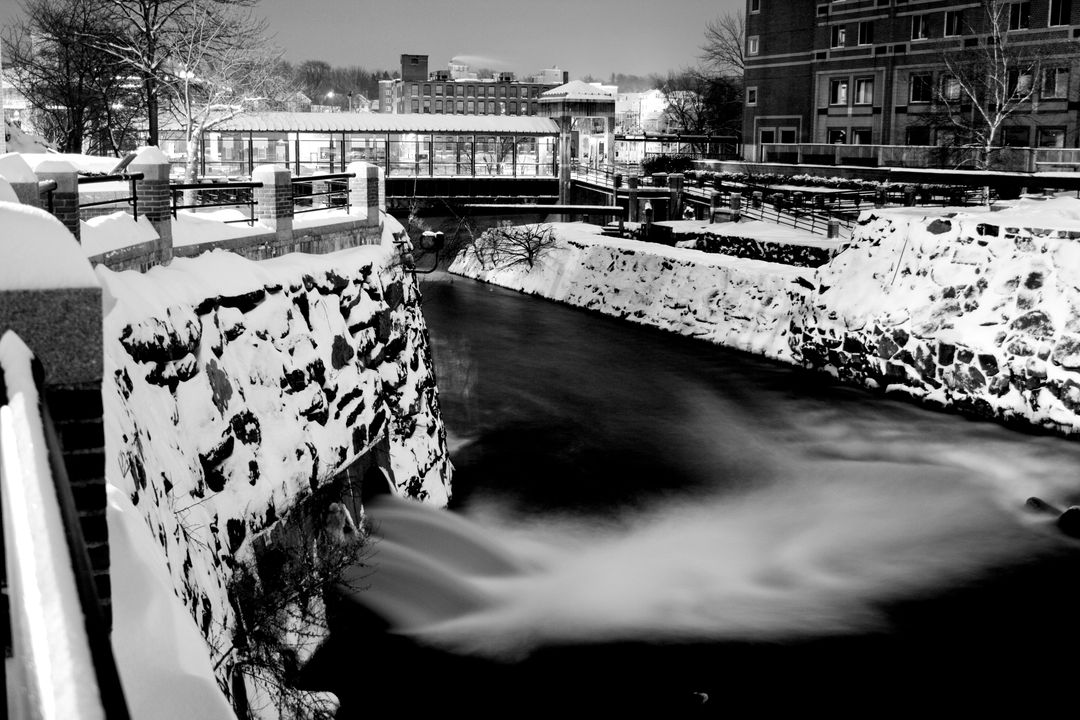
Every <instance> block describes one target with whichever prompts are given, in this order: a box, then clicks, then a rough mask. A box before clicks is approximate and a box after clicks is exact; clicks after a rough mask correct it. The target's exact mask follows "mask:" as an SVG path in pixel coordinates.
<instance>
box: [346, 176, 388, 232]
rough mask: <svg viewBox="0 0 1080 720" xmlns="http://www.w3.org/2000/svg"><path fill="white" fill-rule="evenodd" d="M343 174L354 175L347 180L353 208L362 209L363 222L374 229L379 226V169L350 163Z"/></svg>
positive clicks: (380, 189)
mask: <svg viewBox="0 0 1080 720" xmlns="http://www.w3.org/2000/svg"><path fill="white" fill-rule="evenodd" d="M345 172H350V173H353V174H354V177H352V178H349V195H350V197H351V198H352V204H353V207H356V208H364V210H365V211H366V216H365V222H366V223H367V224H368V225H370V226H372V227H374V226H376V225H378V224H379V208H380V195H381V194H382V188H381V183H380V182H379V168H377V167H376V166H374V165H372V164H371V163H366V162H359V161H358V162H351V163H349V166H348V167H347V168H345Z"/></svg>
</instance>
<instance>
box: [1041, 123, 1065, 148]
mask: <svg viewBox="0 0 1080 720" xmlns="http://www.w3.org/2000/svg"><path fill="white" fill-rule="evenodd" d="M1039 147H1048V148H1063V147H1065V128H1063V127H1041V128H1039Z"/></svg>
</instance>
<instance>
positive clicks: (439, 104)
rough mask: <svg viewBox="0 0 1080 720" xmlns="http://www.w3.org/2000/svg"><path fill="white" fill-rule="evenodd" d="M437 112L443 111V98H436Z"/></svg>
mask: <svg viewBox="0 0 1080 720" xmlns="http://www.w3.org/2000/svg"><path fill="white" fill-rule="evenodd" d="M435 112H437V113H441V112H442V100H436V101H435Z"/></svg>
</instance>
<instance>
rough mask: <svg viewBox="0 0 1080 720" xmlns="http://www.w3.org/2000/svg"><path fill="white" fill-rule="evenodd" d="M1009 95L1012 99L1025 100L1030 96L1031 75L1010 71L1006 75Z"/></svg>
mask: <svg viewBox="0 0 1080 720" xmlns="http://www.w3.org/2000/svg"><path fill="white" fill-rule="evenodd" d="M1008 82H1009V94H1010V95H1011V96H1012V97H1013V98H1020V99H1025V98H1027V97H1029V96H1030V95H1031V91H1032V87H1031V73H1030V72H1026V71H1025V72H1021V71H1020V70H1010V71H1009V74H1008Z"/></svg>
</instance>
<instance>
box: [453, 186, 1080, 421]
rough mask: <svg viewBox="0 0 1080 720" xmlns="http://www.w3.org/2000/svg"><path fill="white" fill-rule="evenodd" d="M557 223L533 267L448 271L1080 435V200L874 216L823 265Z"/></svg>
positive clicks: (474, 266)
mask: <svg viewBox="0 0 1080 720" xmlns="http://www.w3.org/2000/svg"><path fill="white" fill-rule="evenodd" d="M1036 222H1037V225H1038V227H1034V225H1036ZM553 227H554V228H555V231H556V234H557V235H558V242H557V244H556V246H555V247H554V248H553V249H552V250H551V251H550V252H548V253H547V254H546V255H545V256H544V257H543V258H541V260H540V261H539V262H538V263H537V264H536V265H535V266H534V267H532V268H530V267H528V266H527V265H524V264H520V265H516V266H514V267H502V268H494V267H492V266H491V263H490V262H488V263H487V264H486V265H485V263H484V262H482V259H481V258H480V257H478V256H477V255H476V254H475V253H473V252H470V251H465V252H463V253H462V254H460V255H459V257H458V258H457V259H456V260H455V261H454V263H453V264H452V265H451V267H450V271H451V272H452V273H455V274H459V275H463V276H466V277H472V278H475V279H478V280H482V281H485V282H489V283H493V284H497V285H501V286H503V287H507V288H511V289H514V290H518V291H521V292H525V293H529V294H534V295H539V296H542V297H545V298H548V299H552V300H557V301H560V302H564V303H567V304H570V305H575V306H578V307H583V308H588V309H591V310H596V311H598V312H602V313H604V314H607V315H612V316H615V317H620V318H624V319H628V320H631V321H634V322H638V323H642V324H646V325H652V326H655V327H659V328H663V329H666V330H670V331H672V332H677V333H679V334H682V335H687V336H690V337H695V338H699V339H703V340H707V341H709V342H714V343H717V344H720V345H724V346H726V347H731V348H735V349H739V350H743V351H747V352H752V353H757V354H761V355H765V356H767V357H771V358H774V359H778V360H782V361H784V362H790V363H792V364H796V365H800V366H803V367H809V368H813V369H817V370H821V371H823V372H827V373H829V374H831V375H833V376H835V377H838V378H840V379H842V380H844V381H846V382H850V383H853V384H858V385H862V386H866V387H870V388H879V389H882V390H884V391H885V392H888V393H893V394H900V395H904V396H907V397H910V398H913V399H916V400H918V401H920V402H923V403H926V404H929V405H931V406H935V407H941V408H951V409H956V410H960V411H963V412H966V413H970V414H975V415H978V416H980V417H985V418H991V419H995V420H998V421H1001V422H1006V423H1020V424H1029V425H1034V426H1036V427H1039V428H1044V429H1047V430H1050V431H1053V432H1057V433H1062V434H1067V435H1071V434H1075V433H1077V432H1080V311H1078V309H1080V287H1078V286H1080V282H1077V280H1078V279H1080V244H1077V238H1080V201H1077V200H1073V199H1068V198H1058V199H1053V200H1043V201H1039V200H1026V201H1021V202H1020V203H1017V204H1016V205H1015V206H1013V207H1011V208H1008V209H1005V210H1003V211H1000V212H990V211H987V210H979V209H970V208H968V209H963V210H959V209H957V210H949V209H938V208H932V209H930V208H909V209H896V210H872V211H867V212H865V213H864V214H863V216H862V218H861V219H860V223H859V225H858V227H857V228H856V230H855V233H854V236H853V238H852V242H851V245H850V246H849V247H848V248H847V249H846V250H844V251H843V252H841V253H839V254H838V255H837V256H836V257H835V258H833V260H832V261H831V262H829V263H827V264H825V265H822V266H821V267H818V268H797V267H790V266H785V265H779V264H776V263H769V262H763V261H758V260H750V259H741V258H731V257H726V256H722V255H715V254H707V253H703V252H700V251H697V250H690V249H685V248H671V247H666V246H661V245H655V244H646V243H640V242H636V241H631V240H618V239H612V238H606V237H603V236H600V235H599V229H598V228H594V227H591V226H586V225H582V224H576V223H575V224H555V225H553Z"/></svg>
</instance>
